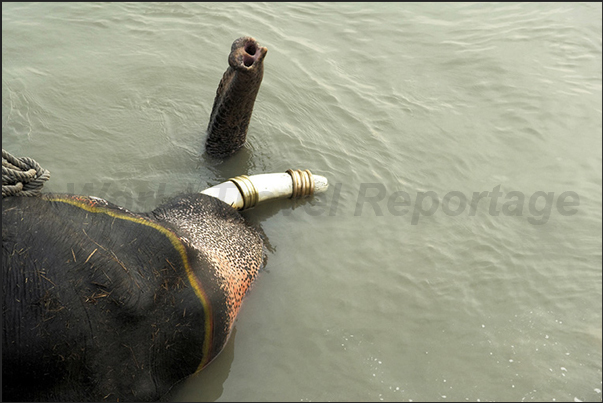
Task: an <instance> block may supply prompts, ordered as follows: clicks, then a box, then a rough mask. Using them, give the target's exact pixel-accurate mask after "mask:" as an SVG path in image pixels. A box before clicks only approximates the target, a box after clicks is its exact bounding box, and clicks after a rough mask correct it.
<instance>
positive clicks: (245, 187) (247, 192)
mask: <svg viewBox="0 0 603 403" xmlns="http://www.w3.org/2000/svg"><path fill="white" fill-rule="evenodd" d="M229 180H230V181H231V182H232V183H234V184H235V185H236V186H237V188H238V189H239V192H240V193H241V197H242V198H243V208H242V209H241V210H247V209H250V208H252V207H254V206H255V205H256V204H258V199H259V194H258V191H257V190H256V188H255V186H253V182H252V181H251V180H250V179H249V177H248V176H247V175H240V176H235V177H234V178H230V179H229Z"/></svg>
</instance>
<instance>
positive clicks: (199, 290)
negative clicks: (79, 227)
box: [46, 197, 213, 372]
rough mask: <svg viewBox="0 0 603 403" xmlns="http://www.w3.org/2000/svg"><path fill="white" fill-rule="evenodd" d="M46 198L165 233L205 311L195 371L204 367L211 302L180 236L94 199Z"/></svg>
mask: <svg viewBox="0 0 603 403" xmlns="http://www.w3.org/2000/svg"><path fill="white" fill-rule="evenodd" d="M46 199H47V200H49V201H54V202H60V203H66V204H70V205H72V206H75V207H78V208H81V209H82V210H85V211H88V212H90V213H95V214H106V215H108V216H110V217H113V218H116V219H120V220H125V221H131V222H134V223H137V224H141V225H145V226H147V227H150V228H153V229H155V230H157V231H159V232H161V233H162V234H163V235H165V236H166V237H167V238H168V239H169V240H170V242H171V243H172V246H173V247H174V248H175V249H176V250H177V251H178V253H180V258H181V259H182V263H183V265H184V269H185V270H186V274H187V276H188V280H189V283H190V284H191V286H192V287H193V289H194V290H195V294H196V295H197V297H198V298H199V300H200V301H201V305H203V310H204V312H205V339H204V340H203V359H202V360H201V363H199V366H198V367H197V372H199V371H200V370H201V369H203V367H205V366H206V365H207V364H208V363H209V361H210V353H211V351H210V350H211V345H212V336H213V320H212V314H211V304H210V302H209V298H208V297H207V294H206V293H205V291H204V290H203V287H202V286H201V282H200V281H199V279H198V278H197V276H196V275H195V273H194V272H193V269H192V268H191V265H190V262H189V261H188V256H187V254H186V248H185V247H184V245H183V244H182V241H181V240H180V238H178V236H177V235H176V234H174V233H173V232H172V231H170V230H169V229H167V228H165V227H163V226H162V225H160V224H157V223H154V222H152V221H149V220H147V219H145V218H142V217H135V216H131V215H128V214H125V213H121V212H119V211H116V210H112V209H109V208H106V207H102V206H97V205H94V204H91V203H94V200H90V199H84V200H85V201H80V200H76V199H69V198H62V197H47V198H46ZM95 252H96V251H95ZM93 254H94V252H92V253H91V254H90V256H88V259H90V257H92V255H93ZM74 260H75V256H74Z"/></svg>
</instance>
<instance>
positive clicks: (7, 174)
mask: <svg viewBox="0 0 603 403" xmlns="http://www.w3.org/2000/svg"><path fill="white" fill-rule="evenodd" d="M49 178H50V171H48V170H47V169H44V168H42V167H41V166H40V164H38V163H37V162H36V161H35V160H33V159H32V158H29V157H21V158H17V157H14V156H13V155H12V154H11V153H9V152H8V151H6V150H4V149H2V198H5V197H9V196H37V195H39V194H40V193H41V192H42V186H44V182H46V181H47V180H48V179H49Z"/></svg>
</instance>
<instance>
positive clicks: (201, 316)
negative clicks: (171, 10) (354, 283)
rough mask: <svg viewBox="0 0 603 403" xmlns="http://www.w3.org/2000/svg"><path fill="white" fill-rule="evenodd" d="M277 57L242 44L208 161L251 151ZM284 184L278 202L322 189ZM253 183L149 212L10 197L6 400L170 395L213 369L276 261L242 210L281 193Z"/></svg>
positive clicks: (306, 182) (5, 259)
mask: <svg viewBox="0 0 603 403" xmlns="http://www.w3.org/2000/svg"><path fill="white" fill-rule="evenodd" d="M266 52H267V49H266V48H264V47H260V46H259V45H258V44H257V42H256V41H255V40H254V39H253V38H249V37H245V38H240V39H237V40H236V41H235V42H234V43H233V45H232V49H231V53H230V55H229V58H228V61H229V68H228V70H227V71H226V73H225V74H224V77H223V78H222V80H221V82H220V85H219V87H218V91H217V94H216V98H215V101H214V106H213V110H212V113H211V118H210V123H209V126H208V137H207V142H206V150H207V153H208V154H210V155H213V156H218V157H225V156H229V155H231V154H232V153H234V152H235V151H236V150H237V149H238V148H240V147H241V146H242V145H243V143H244V142H245V136H246V132H247V126H248V124H249V120H250V117H251V113H252V109H253V104H254V101H255V98H256V95H257V92H258V89H259V87H260V83H261V81H262V76H263V59H264V57H265V55H266ZM284 175H285V177H289V178H290V180H289V182H288V185H285V186H284V187H285V188H286V189H285V190H284V191H283V192H280V193H279V192H275V195H276V196H277V197H278V196H282V195H283V194H287V193H288V194H289V195H290V194H291V193H304V192H309V190H310V188H312V187H313V186H314V185H313V184H312V177H311V175H309V174H304V173H302V172H300V171H292V172H290V173H289V175H290V176H288V175H287V174H284ZM260 176H262V175H260ZM295 178H297V182H296V181H295ZM281 180H284V179H283V178H282V177H281ZM253 183H254V182H253V181H251V180H249V178H246V177H239V178H238V179H234V180H232V181H230V182H228V183H227V184H226V185H219V186H217V187H215V189H214V191H213V193H212V191H211V190H210V191H209V192H207V193H208V194H216V193H224V192H226V189H227V188H228V189H230V190H232V188H234V189H240V190H241V194H242V195H243V196H239V195H238V193H237V196H236V197H235V199H237V200H235V201H229V202H228V203H225V202H224V201H221V200H219V199H218V198H216V197H213V196H210V195H207V194H190V195H184V196H178V197H175V198H173V199H171V200H170V201H168V202H167V203H165V204H163V205H161V206H159V207H158V208H156V209H155V210H153V211H152V212H150V213H140V214H138V213H132V212H130V211H127V210H125V209H123V208H120V207H118V206H116V205H113V204H111V203H109V202H107V201H105V200H102V199H98V198H94V197H85V196H73V195H55V194H45V195H42V196H39V197H8V198H6V199H3V201H2V270H3V285H2V287H3V338H2V343H3V344H2V364H3V365H2V392H3V400H11V401H12V400H46V401H49V400H71V401H83V400H96V401H100V400H146V401H149V400H157V399H159V398H160V397H161V396H163V395H165V394H166V393H167V392H168V391H169V390H170V388H171V387H172V386H173V385H174V384H175V383H177V382H178V381H180V380H182V379H183V378H185V377H187V376H189V375H190V374H192V373H194V372H196V371H198V370H201V369H202V368H204V367H205V366H206V365H207V364H209V363H210V362H211V361H212V359H214V358H215V357H216V356H217V355H218V353H219V352H220V351H221V350H222V348H223V347H224V345H225V343H226V341H227V340H228V337H229V334H230V331H231V329H232V325H233V322H234V319H235V317H236V315H237V312H238V310H239V307H240V305H241V301H242V299H243V296H244V295H245V293H246V291H247V289H248V287H249V286H250V284H251V283H252V282H253V280H254V279H255V277H256V275H257V274H258V271H259V270H260V268H261V267H262V265H263V261H264V251H263V248H264V247H263V242H262V239H261V237H260V236H259V234H258V233H257V231H256V230H254V229H252V228H251V227H249V226H248V225H246V223H245V221H244V220H243V218H242V217H241V216H240V215H239V213H238V212H237V211H236V210H235V208H233V207H231V205H235V204H236V203H239V204H245V205H249V199H250V198H251V199H254V198H255V199H254V200H253V201H254V202H255V201H257V199H258V197H259V198H260V199H261V198H264V197H267V196H266V194H264V195H260V196H258V193H256V194H255V196H254V195H252V196H251V197H250V196H249V195H250V194H251V193H250V192H247V195H246V190H249V189H250V188H253V186H254V185H253ZM255 183H256V185H257V184H258V183H261V180H260V182H257V181H256V182H255ZM296 183H297V184H296ZM259 193H261V192H259ZM264 193H266V192H264ZM268 196H270V195H268ZM241 200H242V201H241ZM229 204H230V205H229Z"/></svg>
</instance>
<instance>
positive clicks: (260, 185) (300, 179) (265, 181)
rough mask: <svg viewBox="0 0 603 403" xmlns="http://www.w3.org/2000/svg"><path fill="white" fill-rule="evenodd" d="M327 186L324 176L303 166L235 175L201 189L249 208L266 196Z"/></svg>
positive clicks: (310, 191)
mask: <svg viewBox="0 0 603 403" xmlns="http://www.w3.org/2000/svg"><path fill="white" fill-rule="evenodd" d="M328 187H329V182H328V180H327V178H325V177H324V176H321V175H313V174H312V173H310V171H308V170H307V169H306V170H304V171H301V170H299V169H297V170H291V169H289V170H288V171H287V172H284V173H276V174H261V175H251V176H246V175H242V176H237V177H235V178H231V179H229V180H228V181H227V182H223V183H220V184H219V185H216V186H213V187H210V188H209V189H205V190H204V191H202V192H201V193H203V194H206V195H209V196H213V197H216V198H218V199H220V200H222V201H223V202H225V203H227V204H229V205H231V206H232V207H233V208H235V209H237V210H246V209H249V208H252V207H253V206H255V205H256V204H257V203H261V202H264V201H266V200H270V199H281V198H299V197H303V196H311V195H312V194H314V193H322V192H325V191H326V190H327V188H328Z"/></svg>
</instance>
